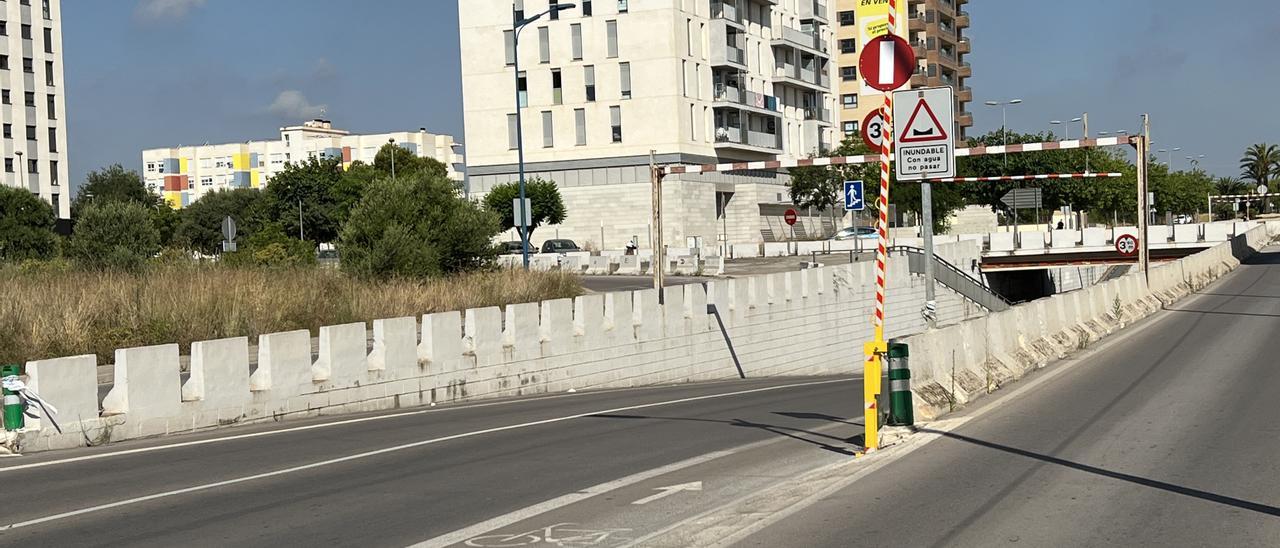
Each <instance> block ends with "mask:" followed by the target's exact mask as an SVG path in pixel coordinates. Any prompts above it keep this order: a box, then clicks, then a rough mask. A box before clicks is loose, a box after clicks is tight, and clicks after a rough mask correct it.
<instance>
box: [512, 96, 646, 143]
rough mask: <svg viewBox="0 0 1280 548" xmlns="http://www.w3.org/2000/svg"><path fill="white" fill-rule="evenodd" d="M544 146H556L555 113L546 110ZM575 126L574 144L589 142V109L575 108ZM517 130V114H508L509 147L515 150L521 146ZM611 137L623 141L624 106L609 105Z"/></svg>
mask: <svg viewBox="0 0 1280 548" xmlns="http://www.w3.org/2000/svg"><path fill="white" fill-rule="evenodd" d="M541 114H542V147H543V148H551V147H554V146H556V143H555V133H556V132H555V113H553V112H551V111H549V110H544V111H542V113H541ZM573 126H574V144H575V145H579V146H582V145H586V144H587V110H586V109H583V108H575V109H573ZM517 135H518V132H517V131H516V115H515V114H508V115H507V148H509V149H510V150H515V149H516V147H517V146H519V139H518V137H517ZM609 138H610V142H612V143H621V142H622V107H620V106H611V107H609Z"/></svg>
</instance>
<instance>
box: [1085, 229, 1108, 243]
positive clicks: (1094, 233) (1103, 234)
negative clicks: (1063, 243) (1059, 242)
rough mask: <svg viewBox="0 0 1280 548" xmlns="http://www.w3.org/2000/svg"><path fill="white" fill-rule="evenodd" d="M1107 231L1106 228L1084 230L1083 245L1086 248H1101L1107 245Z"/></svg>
mask: <svg viewBox="0 0 1280 548" xmlns="http://www.w3.org/2000/svg"><path fill="white" fill-rule="evenodd" d="M1107 237H1108V234H1107V229H1105V228H1086V229H1084V236H1083V245H1084V246H1085V247H1099V246H1105V245H1107Z"/></svg>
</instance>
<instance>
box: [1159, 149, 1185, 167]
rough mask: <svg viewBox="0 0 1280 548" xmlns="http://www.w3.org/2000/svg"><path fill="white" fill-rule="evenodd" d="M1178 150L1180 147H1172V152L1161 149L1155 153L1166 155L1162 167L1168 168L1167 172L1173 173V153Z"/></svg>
mask: <svg viewBox="0 0 1280 548" xmlns="http://www.w3.org/2000/svg"><path fill="white" fill-rule="evenodd" d="M1179 150H1182V147H1174V148H1173V150H1169V149H1164V148H1162V149H1160V150H1157V151H1156V153H1157V154H1159V153H1161V152H1164V153H1166V156H1165V162H1164V165H1166V166H1169V171H1173V153H1174V152H1177V151H1179Z"/></svg>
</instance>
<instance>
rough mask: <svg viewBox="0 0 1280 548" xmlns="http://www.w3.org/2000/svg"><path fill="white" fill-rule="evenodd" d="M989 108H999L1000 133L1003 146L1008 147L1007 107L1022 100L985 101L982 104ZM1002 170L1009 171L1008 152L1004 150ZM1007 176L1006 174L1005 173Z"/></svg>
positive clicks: (1020, 102) (1018, 103)
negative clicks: (1002, 138) (1002, 137)
mask: <svg viewBox="0 0 1280 548" xmlns="http://www.w3.org/2000/svg"><path fill="white" fill-rule="evenodd" d="M983 104H985V105H987V106H989V107H997V106H998V107H1000V133H1001V134H1002V135H1003V136H1004V146H1005V148H1006V149H1007V148H1008V147H1009V111H1008V106H1009V105H1020V104H1022V99H1010V100H1008V101H987V102H986V103H983ZM1003 161H1004V169H1005V170H1006V171H1008V169H1009V151H1008V150H1005V152H1004V154H1003ZM1006 175H1007V173H1006Z"/></svg>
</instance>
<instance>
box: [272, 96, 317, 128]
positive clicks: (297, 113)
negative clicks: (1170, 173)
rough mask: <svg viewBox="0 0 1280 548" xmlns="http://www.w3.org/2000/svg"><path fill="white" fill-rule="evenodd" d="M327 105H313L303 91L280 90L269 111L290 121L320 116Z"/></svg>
mask: <svg viewBox="0 0 1280 548" xmlns="http://www.w3.org/2000/svg"><path fill="white" fill-rule="evenodd" d="M326 108H327V105H313V104H311V101H310V100H308V99H307V96H305V95H303V94H302V92H301V91H298V90H294V89H289V90H285V91H282V92H280V95H277V96H276V100H275V101H272V102H271V106H269V107H267V111H268V112H270V113H272V114H274V115H276V116H279V117H280V118H284V119H286V120H289V121H295V122H296V121H302V120H310V119H312V118H319V117H320V116H321V114H323V113H324V110H325V109H326Z"/></svg>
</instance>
